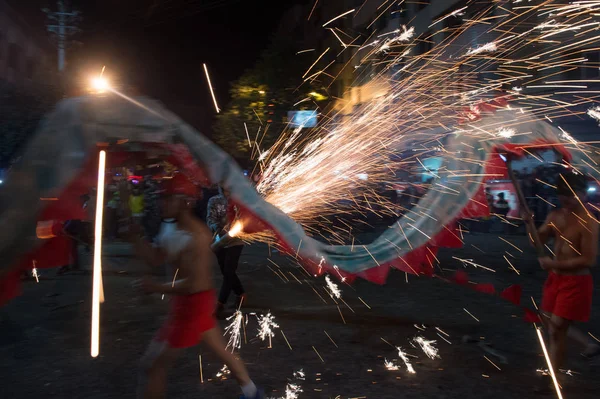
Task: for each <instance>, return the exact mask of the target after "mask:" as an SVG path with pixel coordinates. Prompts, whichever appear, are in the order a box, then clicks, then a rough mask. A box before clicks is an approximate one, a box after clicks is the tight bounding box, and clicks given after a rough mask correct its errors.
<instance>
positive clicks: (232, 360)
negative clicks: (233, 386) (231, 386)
mask: <svg viewBox="0 0 600 399" xmlns="http://www.w3.org/2000/svg"><path fill="white" fill-rule="evenodd" d="M202 341H203V342H204V343H205V344H206V346H208V348H209V349H210V350H211V351H212V352H213V353H214V354H215V355H217V357H218V358H219V359H220V360H221V361H222V362H223V363H225V364H226V365H227V367H228V368H229V370H231V373H232V374H233V377H234V378H235V379H236V380H237V382H238V384H239V385H240V387H241V388H242V392H243V393H244V396H245V397H246V398H249V399H250V398H254V397H257V393H258V390H257V388H256V385H254V382H252V380H251V379H250V376H249V375H248V370H246V366H245V365H244V362H242V361H241V360H240V359H238V358H236V357H235V356H233V354H232V353H231V352H229V351H228V350H227V349H225V346H226V343H225V339H223V333H222V332H221V329H220V328H219V327H218V326H217V327H214V328H212V329H210V330H208V331H205V332H204V333H203V334H202Z"/></svg>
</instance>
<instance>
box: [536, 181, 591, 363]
mask: <svg viewBox="0 0 600 399" xmlns="http://www.w3.org/2000/svg"><path fill="white" fill-rule="evenodd" d="M563 177H564V178H565V179H564V180H563V179H562V178H561V176H559V178H558V179H557V194H558V198H559V201H560V204H561V208H560V209H557V210H554V211H552V212H551V213H550V214H549V215H548V217H547V219H546V221H545V222H544V224H543V225H542V226H541V227H540V228H539V230H538V234H539V238H540V241H541V242H542V243H546V242H548V241H549V240H550V239H551V238H554V251H553V252H554V253H553V255H554V258H550V257H542V258H539V263H540V266H541V267H542V269H544V270H547V271H548V279H547V280H546V283H545V284H544V289H543V299H542V306H541V309H542V311H543V313H544V317H543V318H544V320H543V321H544V324H545V325H546V327H547V328H548V331H549V334H550V345H549V350H550V358H551V360H552V364H553V366H554V367H555V369H556V370H559V369H560V368H561V367H563V366H564V360H565V353H566V339H567V336H569V337H570V338H572V339H574V340H575V341H577V342H578V343H580V344H581V345H582V346H583V347H584V348H585V349H584V352H583V353H582V355H583V356H585V357H588V358H592V357H596V356H598V355H600V346H599V345H598V344H597V343H595V342H594V341H593V340H592V339H591V337H588V336H586V335H585V334H584V333H583V332H581V331H580V330H578V329H576V328H573V322H577V321H581V322H586V321H588V320H589V318H590V313H591V308H592V292H593V280H592V275H591V272H590V268H591V267H592V266H594V264H595V263H596V258H597V255H598V223H597V222H596V221H595V220H594V219H593V218H592V217H591V215H590V214H589V213H588V211H587V209H586V208H585V207H584V206H583V202H585V194H586V189H587V182H586V181H585V178H584V176H582V175H576V174H574V173H565V174H564V175H563ZM573 193H575V195H573ZM529 217H531V215H529ZM559 374H560V373H559Z"/></svg>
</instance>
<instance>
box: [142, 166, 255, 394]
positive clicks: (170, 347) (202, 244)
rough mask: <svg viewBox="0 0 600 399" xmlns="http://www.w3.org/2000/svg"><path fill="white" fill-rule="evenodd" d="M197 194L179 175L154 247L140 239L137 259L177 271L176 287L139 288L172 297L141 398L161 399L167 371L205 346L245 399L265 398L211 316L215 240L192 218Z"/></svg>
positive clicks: (146, 363)
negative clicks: (185, 353) (187, 352)
mask: <svg viewBox="0 0 600 399" xmlns="http://www.w3.org/2000/svg"><path fill="white" fill-rule="evenodd" d="M197 192H198V190H197V188H196V187H195V186H194V185H193V184H192V183H191V182H189V180H187V179H186V178H185V177H184V176H183V175H181V174H177V175H175V177H174V178H173V179H171V180H170V181H168V182H167V183H166V184H165V185H164V187H163V190H162V198H161V208H162V209H161V211H162V217H163V225H162V227H161V231H160V233H159V235H158V237H157V242H156V243H157V245H156V246H152V245H151V244H150V243H148V242H147V241H145V240H143V239H139V238H138V239H136V250H137V253H138V255H139V256H141V257H142V258H143V259H145V260H146V261H147V262H148V263H149V264H151V265H153V266H159V265H161V264H164V263H168V264H170V265H171V266H172V267H173V269H174V270H176V271H177V280H175V281H174V283H171V282H169V283H165V284H163V283H158V282H155V281H152V280H151V279H149V278H144V279H142V280H139V281H137V282H136V284H135V285H136V287H137V288H139V289H141V290H143V292H145V293H148V294H150V293H160V294H167V295H172V298H171V310H170V313H169V317H168V320H167V321H166V322H165V324H164V325H163V327H162V328H161V329H160V330H159V332H158V334H157V335H156V337H155V338H154V340H153V341H152V342H151V343H150V346H149V347H148V350H147V352H146V354H145V355H144V357H143V358H142V362H141V370H140V375H139V381H138V398H144V399H154V398H163V397H164V396H165V392H166V382H167V371H168V370H169V369H170V367H171V366H172V364H173V362H174V360H175V359H176V358H177V357H179V356H180V355H181V354H182V352H183V351H184V350H185V348H190V347H193V346H196V345H197V344H198V342H200V341H201V340H202V341H204V343H205V344H206V345H207V346H208V348H209V349H210V350H211V351H212V352H213V353H214V354H216V355H217V356H218V357H219V358H220V359H221V361H222V362H223V363H225V364H226V365H227V366H228V367H229V369H230V370H231V372H232V374H233V375H234V376H235V378H236V379H237V381H238V383H239V384H240V387H241V388H242V392H243V396H242V398H246V399H260V398H263V397H264V396H263V393H262V391H259V390H258V389H257V388H256V386H255V385H254V383H253V382H252V380H251V379H250V377H249V376H248V372H247V371H246V367H245V366H244V363H243V362H242V361H241V360H239V359H237V358H235V357H234V356H233V354H231V353H230V352H228V351H227V350H226V349H225V346H226V344H225V341H224V339H223V334H222V332H221V329H220V328H219V326H218V324H217V322H216V320H215V317H214V315H213V312H214V310H215V304H216V296H215V290H214V288H213V281H212V268H213V264H214V263H215V259H214V254H213V252H212V251H211V249H210V245H211V242H212V234H211V233H210V231H209V230H208V228H207V227H206V225H204V224H203V223H201V222H200V221H199V220H198V219H197V218H195V217H194V216H193V213H192V209H193V207H194V204H193V202H194V201H193V200H192V199H193V198H194V197H195V196H196V194H197Z"/></svg>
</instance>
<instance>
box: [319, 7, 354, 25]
mask: <svg viewBox="0 0 600 399" xmlns="http://www.w3.org/2000/svg"><path fill="white" fill-rule="evenodd" d="M354 11H356V9H354V8H353V9H352V10H349V11H346V12H345V13H343V14H340V15H338V16H337V17H335V18H332V19H330V20H329V21H327V22H325V23H324V24H323V28H324V27H326V26H327V25H329V24H330V23H332V22H333V21H335V20H337V19H340V18H342V17H344V16H346V15H348V14H351V13H353V12H354Z"/></svg>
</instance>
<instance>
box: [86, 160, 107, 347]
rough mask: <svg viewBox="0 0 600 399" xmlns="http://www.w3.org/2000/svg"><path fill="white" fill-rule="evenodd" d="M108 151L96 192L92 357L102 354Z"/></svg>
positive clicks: (101, 162)
mask: <svg viewBox="0 0 600 399" xmlns="http://www.w3.org/2000/svg"><path fill="white" fill-rule="evenodd" d="M105 169H106V151H100V157H99V161H98V189H97V190H96V225H95V231H94V271H93V280H92V281H93V283H92V334H91V350H90V353H91V355H92V357H97V356H98V353H99V352H100V303H101V302H103V301H104V295H103V292H102V291H103V287H102V215H103V208H104V175H105Z"/></svg>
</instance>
